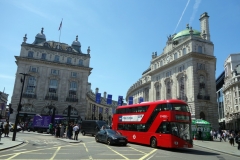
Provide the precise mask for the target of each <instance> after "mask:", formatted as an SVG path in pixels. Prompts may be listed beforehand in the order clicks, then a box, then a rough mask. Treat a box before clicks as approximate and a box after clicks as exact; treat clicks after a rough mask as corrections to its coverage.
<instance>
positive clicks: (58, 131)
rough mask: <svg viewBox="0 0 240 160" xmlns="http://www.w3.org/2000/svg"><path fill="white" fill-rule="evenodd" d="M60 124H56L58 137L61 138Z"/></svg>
mask: <svg viewBox="0 0 240 160" xmlns="http://www.w3.org/2000/svg"><path fill="white" fill-rule="evenodd" d="M60 129H61V128H60V125H59V124H57V126H56V138H60Z"/></svg>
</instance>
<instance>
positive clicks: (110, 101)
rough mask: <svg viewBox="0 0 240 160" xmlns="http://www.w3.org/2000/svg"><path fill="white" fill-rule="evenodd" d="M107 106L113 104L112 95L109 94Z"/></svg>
mask: <svg viewBox="0 0 240 160" xmlns="http://www.w3.org/2000/svg"><path fill="white" fill-rule="evenodd" d="M107 104H112V95H111V94H108V96H107Z"/></svg>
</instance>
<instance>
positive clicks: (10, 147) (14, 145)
mask: <svg viewBox="0 0 240 160" xmlns="http://www.w3.org/2000/svg"><path fill="white" fill-rule="evenodd" d="M23 143H24V142H21V143H19V144H16V145H14V146H11V147H6V148H3V149H0V151H3V150H7V149H10V148H14V147H17V146H20V145H22V144H23Z"/></svg>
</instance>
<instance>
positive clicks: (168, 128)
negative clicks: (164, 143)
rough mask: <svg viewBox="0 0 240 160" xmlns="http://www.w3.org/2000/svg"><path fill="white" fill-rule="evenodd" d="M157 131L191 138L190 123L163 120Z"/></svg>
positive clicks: (185, 138)
mask: <svg viewBox="0 0 240 160" xmlns="http://www.w3.org/2000/svg"><path fill="white" fill-rule="evenodd" d="M157 132H158V133H163V134H172V135H175V136H177V137H180V138H182V139H184V140H190V139H191V137H190V136H191V134H190V133H191V132H190V124H189V123H181V122H163V123H162V124H161V125H160V127H159V128H158V130H157Z"/></svg>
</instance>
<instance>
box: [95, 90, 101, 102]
mask: <svg viewBox="0 0 240 160" xmlns="http://www.w3.org/2000/svg"><path fill="white" fill-rule="evenodd" d="M96 103H98V104H100V103H101V93H97V94H96Z"/></svg>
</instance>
